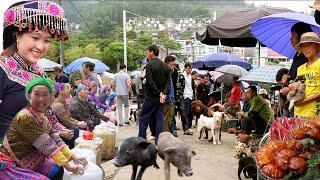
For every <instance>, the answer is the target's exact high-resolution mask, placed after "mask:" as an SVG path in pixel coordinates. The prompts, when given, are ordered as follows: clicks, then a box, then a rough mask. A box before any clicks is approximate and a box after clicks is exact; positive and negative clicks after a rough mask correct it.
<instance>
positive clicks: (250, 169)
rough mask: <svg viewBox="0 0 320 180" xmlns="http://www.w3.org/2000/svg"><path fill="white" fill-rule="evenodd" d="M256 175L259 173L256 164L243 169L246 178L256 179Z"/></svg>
mask: <svg viewBox="0 0 320 180" xmlns="http://www.w3.org/2000/svg"><path fill="white" fill-rule="evenodd" d="M249 173H250V174H249ZM256 173H257V166H256V165H255V164H248V165H246V166H245V167H244V168H243V174H244V177H246V178H255V176H256V175H255V174H256Z"/></svg>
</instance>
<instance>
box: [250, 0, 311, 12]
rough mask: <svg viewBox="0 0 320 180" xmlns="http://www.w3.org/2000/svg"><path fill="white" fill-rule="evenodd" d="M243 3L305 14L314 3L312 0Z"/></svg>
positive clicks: (251, 0) (252, 1)
mask: <svg viewBox="0 0 320 180" xmlns="http://www.w3.org/2000/svg"><path fill="white" fill-rule="evenodd" d="M245 2H247V3H254V4H255V5H257V6H259V5H267V6H271V7H284V8H288V9H291V10H293V11H298V12H306V13H310V11H311V8H310V7H309V6H310V5H313V3H314V1H313V0H304V1H298V0H291V1H283V0H277V1H254V0H249V1H245Z"/></svg>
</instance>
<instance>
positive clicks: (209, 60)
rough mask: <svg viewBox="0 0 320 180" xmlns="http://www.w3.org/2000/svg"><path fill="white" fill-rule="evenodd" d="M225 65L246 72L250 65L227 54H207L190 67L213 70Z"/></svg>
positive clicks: (235, 56)
mask: <svg viewBox="0 0 320 180" xmlns="http://www.w3.org/2000/svg"><path fill="white" fill-rule="evenodd" d="M227 64H231V65H238V66H240V67H243V68H244V69H246V70H250V69H251V64H250V63H249V62H247V61H245V60H243V59H241V58H240V57H238V56H237V55H234V54H229V53H215V54H209V55H207V56H204V57H203V58H200V59H199V60H197V61H194V62H193V63H192V67H193V68H197V69H213V68H218V67H220V66H223V65H227Z"/></svg>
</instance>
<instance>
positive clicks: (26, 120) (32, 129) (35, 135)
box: [7, 78, 88, 179]
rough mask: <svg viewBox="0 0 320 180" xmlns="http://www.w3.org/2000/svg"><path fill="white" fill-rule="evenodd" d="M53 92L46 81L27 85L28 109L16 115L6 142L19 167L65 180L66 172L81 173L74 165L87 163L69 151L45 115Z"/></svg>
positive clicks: (37, 80)
mask: <svg viewBox="0 0 320 180" xmlns="http://www.w3.org/2000/svg"><path fill="white" fill-rule="evenodd" d="M52 89H53V87H52V82H51V81H50V80H48V79H46V78H36V79H34V80H32V81H30V82H29V83H28V84H27V86H26V89H25V95H26V97H27V99H28V101H29V105H28V106H27V107H26V108H23V109H22V110H20V111H19V112H18V113H17V115H16V116H15V118H14V120H13V122H12V125H11V127H10V128H9V130H8V133H7V138H8V143H9V145H10V148H11V150H10V151H11V153H12V155H14V157H16V161H17V162H18V164H19V165H20V166H22V167H25V168H27V169H30V170H32V171H35V172H38V173H40V174H42V175H44V176H46V177H48V178H52V179H55V178H56V179H59V178H62V176H63V168H65V169H66V170H67V171H70V172H72V173H75V174H80V173H81V169H80V167H79V166H77V165H74V164H73V163H71V161H74V162H75V163H76V164H78V163H81V164H82V165H84V166H86V165H87V163H88V162H87V160H86V159H85V158H78V157H77V156H76V155H75V153H74V152H72V151H71V150H70V149H69V147H68V146H67V145H66V144H65V143H64V142H63V140H62V139H61V138H60V137H59V135H58V134H57V133H56V132H55V131H54V130H53V129H52V124H51V123H50V121H49V120H48V118H47V117H46V115H45V111H46V109H47V108H48V107H49V106H50V102H51V96H52ZM62 167H63V168H62Z"/></svg>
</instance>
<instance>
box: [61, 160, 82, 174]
mask: <svg viewBox="0 0 320 180" xmlns="http://www.w3.org/2000/svg"><path fill="white" fill-rule="evenodd" d="M63 167H64V168H65V169H66V170H67V171H69V172H72V173H74V174H83V171H82V170H81V169H80V167H79V166H77V165H74V164H72V163H70V162H67V163H66V164H65V165H63Z"/></svg>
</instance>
